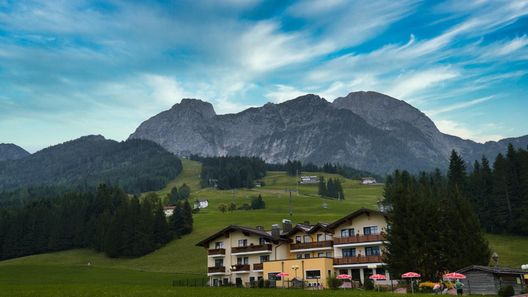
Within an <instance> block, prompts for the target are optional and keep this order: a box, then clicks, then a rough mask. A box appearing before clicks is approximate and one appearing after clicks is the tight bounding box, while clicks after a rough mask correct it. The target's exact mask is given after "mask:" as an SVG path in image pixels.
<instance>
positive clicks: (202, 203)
mask: <svg viewBox="0 0 528 297" xmlns="http://www.w3.org/2000/svg"><path fill="white" fill-rule="evenodd" d="M208 206H209V200H196V201H195V202H194V208H195V209H197V208H200V209H201V208H207V207H208Z"/></svg>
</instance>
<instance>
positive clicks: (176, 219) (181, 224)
mask: <svg viewBox="0 0 528 297" xmlns="http://www.w3.org/2000/svg"><path fill="white" fill-rule="evenodd" d="M169 227H170V230H171V232H172V234H173V237H174V238H180V237H181V236H182V235H183V234H184V228H185V216H184V214H183V207H182V205H181V203H177V204H176V206H175V207H174V211H173V213H172V216H171V217H170V224H169Z"/></svg>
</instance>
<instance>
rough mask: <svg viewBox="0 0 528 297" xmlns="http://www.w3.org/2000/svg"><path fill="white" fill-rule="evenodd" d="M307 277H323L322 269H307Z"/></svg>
mask: <svg viewBox="0 0 528 297" xmlns="http://www.w3.org/2000/svg"><path fill="white" fill-rule="evenodd" d="M306 278H307V279H315V278H321V270H306Z"/></svg>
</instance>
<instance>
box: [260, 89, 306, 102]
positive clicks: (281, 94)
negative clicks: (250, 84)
mask: <svg viewBox="0 0 528 297" xmlns="http://www.w3.org/2000/svg"><path fill="white" fill-rule="evenodd" d="M306 93H307V92H303V91H301V90H299V89H296V88H294V87H292V86H287V85H274V86H273V90H271V91H268V92H267V93H266V95H265V97H266V98H267V99H268V100H269V101H270V102H275V103H280V102H284V101H287V100H290V99H294V98H297V97H299V96H302V95H305V94H306Z"/></svg>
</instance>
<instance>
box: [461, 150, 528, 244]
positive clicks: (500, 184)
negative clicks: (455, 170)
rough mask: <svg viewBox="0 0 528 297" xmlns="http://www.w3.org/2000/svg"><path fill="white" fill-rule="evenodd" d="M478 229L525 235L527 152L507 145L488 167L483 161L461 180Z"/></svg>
mask: <svg viewBox="0 0 528 297" xmlns="http://www.w3.org/2000/svg"><path fill="white" fill-rule="evenodd" d="M461 179H462V185H461V190H462V191H463V192H465V193H466V194H467V196H468V197H469V199H470V201H471V203H472V204H473V207H474V209H475V211H476V212H477V215H478V216H479V218H480V221H481V224H482V227H483V228H484V229H485V230H486V231H488V232H491V233H511V234H517V235H528V151H527V150H525V149H518V150H516V149H515V148H514V147H513V145H511V144H510V145H509V146H508V151H507V152H506V155H503V154H498V155H497V157H496V158H495V161H494V162H493V164H492V165H491V166H490V163H489V161H488V160H487V159H486V158H484V157H483V158H482V160H481V161H480V162H478V161H475V162H474V164H473V170H472V172H471V173H469V174H468V175H464V176H462V177H461Z"/></svg>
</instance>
